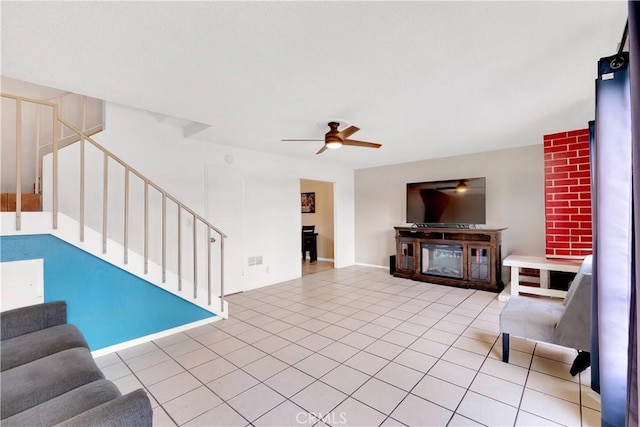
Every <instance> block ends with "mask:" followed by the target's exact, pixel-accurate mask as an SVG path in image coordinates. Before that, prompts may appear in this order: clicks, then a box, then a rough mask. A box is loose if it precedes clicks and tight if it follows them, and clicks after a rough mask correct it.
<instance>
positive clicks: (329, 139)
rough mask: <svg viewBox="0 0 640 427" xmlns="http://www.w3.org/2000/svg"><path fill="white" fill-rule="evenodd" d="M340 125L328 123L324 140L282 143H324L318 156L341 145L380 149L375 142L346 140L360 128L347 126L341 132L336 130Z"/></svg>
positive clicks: (379, 145) (380, 145)
mask: <svg viewBox="0 0 640 427" xmlns="http://www.w3.org/2000/svg"><path fill="white" fill-rule="evenodd" d="M338 126H340V123H338V122H329V128H330V130H329V132H327V133H325V134H324V140H322V139H283V140H282V141H324V146H323V147H322V148H321V149H320V150H319V151H318V152H317V153H316V154H320V153H322V152H324V151H325V150H326V149H327V148H331V149H333V148H340V147H342V146H343V145H352V146H354V147H368V148H380V147H382V144H377V143H375V142H365V141H356V140H355V139H347V138H349V137H350V136H351V135H353V134H354V133H356V132H358V131H359V130H360V128H357V127H355V126H349V127H348V128H346V129H345V130H343V131H339V130H338Z"/></svg>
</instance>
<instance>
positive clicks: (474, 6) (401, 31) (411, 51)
mask: <svg viewBox="0 0 640 427" xmlns="http://www.w3.org/2000/svg"><path fill="white" fill-rule="evenodd" d="M0 7H1V12H2V64H1V66H2V75H4V76H8V77H13V78H18V79H21V80H26V81H29V82H33V83H37V84H42V85H46V86H50V87H55V88H59V89H61V90H66V91H72V92H76V93H80V94H84V95H89V96H92V97H96V98H101V99H105V100H107V101H111V102H115V103H119V104H123V105H128V106H132V107H136V108H140V109H143V110H148V111H152V112H155V113H159V114H162V115H168V116H172V117H176V118H180V119H185V120H188V121H193V122H199V123H203V124H207V125H210V126H211V127H210V128H208V129H206V130H204V131H201V132H199V133H198V134H196V135H195V136H194V137H193V138H196V139H201V140H205V141H210V142H215V143H220V144H226V145H233V146H239V147H245V148H250V149H254V150H259V151H265V152H271V153H277V154H282V155H288V156H293V157H300V158H311V157H314V156H315V152H316V151H317V150H318V149H319V148H320V147H321V146H322V143H321V142H281V141H280V139H282V138H322V137H323V135H324V133H325V132H326V131H327V130H328V128H327V127H326V122H328V121H329V120H334V119H338V120H341V121H345V122H347V123H349V124H353V125H356V126H358V127H360V128H361V130H360V132H358V133H356V134H355V135H354V136H353V138H354V139H359V140H365V141H374V142H380V143H382V144H383V147H382V148H381V149H379V150H373V149H367V148H359V147H343V148H341V149H339V150H328V151H326V152H325V153H324V154H322V155H321V156H318V160H320V161H326V162H338V163H342V164H346V165H349V166H351V167H353V168H362V167H369V166H377V165H385V164H393V163H400V162H407V161H412V160H419V159H427V158H436V157H443V156H450V155H456V154H463V153H470V152H478V151H487V150H494V149H500V148H506V147H515V146H521V145H529V144H535V143H540V142H541V140H542V135H543V134H546V133H553V132H558V131H563V130H567V129H577V128H584V127H585V126H586V124H587V121H588V120H591V119H593V115H594V84H593V81H594V79H595V77H596V63H597V60H598V59H599V58H600V57H602V56H608V55H612V54H613V53H615V50H616V49H617V45H618V43H619V41H620V37H621V35H622V30H623V27H624V22H625V19H626V16H627V3H626V2H622V1H615V2H578V1H575V2H479V1H478V2H393V1H390V2H365V1H361V2H140V3H135V2H133V3H132V2H43V3H39V2H37V3H36V2H4V1H3V2H1V5H0ZM107 125H108V124H107Z"/></svg>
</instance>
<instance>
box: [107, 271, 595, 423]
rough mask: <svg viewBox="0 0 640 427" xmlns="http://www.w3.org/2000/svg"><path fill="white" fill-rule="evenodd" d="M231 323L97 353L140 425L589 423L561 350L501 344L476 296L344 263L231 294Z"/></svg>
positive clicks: (494, 316) (490, 313)
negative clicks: (137, 399)
mask: <svg viewBox="0 0 640 427" xmlns="http://www.w3.org/2000/svg"><path fill="white" fill-rule="evenodd" d="M229 304H230V307H231V309H230V312H231V318H230V319H229V320H225V321H219V322H214V323H211V324H209V325H205V326H201V327H198V328H195V329H191V330H189V331H187V332H184V333H178V334H175V335H172V336H169V337H166V338H163V339H160V340H157V341H154V342H149V343H146V344H142V345H139V346H137V347H133V348H130V349H127V350H124V351H121V352H118V353H113V354H110V355H106V356H102V357H99V358H98V359H97V361H98V364H99V365H100V366H101V367H102V368H103V370H104V372H105V375H106V376H107V377H108V378H109V379H112V380H114V381H115V383H116V384H117V385H118V387H119V388H120V390H121V391H122V392H123V393H126V392H129V391H131V390H133V389H136V388H139V387H144V388H145V389H146V390H147V391H148V393H149V395H150V397H151V401H152V404H153V407H154V425H157V426H172V425H188V426H247V425H253V426H305V425H317V426H324V425H336V426H338V425H340V426H342V425H349V426H375V425H383V426H403V425H407V426H445V425H448V426H463V425H464V426H466V425H471V426H473V425H488V426H507V425H509V426H511V425H516V426H547V425H567V426H579V425H585V426H586V425H600V412H599V410H600V403H599V396H598V395H597V394H595V393H594V392H593V391H592V390H591V389H590V388H589V372H588V371H586V372H585V373H583V374H581V375H580V376H578V377H575V378H573V377H571V376H570V375H569V366H570V364H571V362H572V361H573V357H574V352H573V351H572V350H568V349H563V348H560V347H555V346H550V345H543V344H536V343H534V342H529V341H524V340H518V339H517V338H512V343H511V356H510V357H511V362H510V363H509V364H505V363H503V362H502V361H501V357H502V355H501V340H500V337H499V328H498V314H499V313H500V310H501V308H502V304H503V303H500V302H499V301H498V300H497V295H496V294H493V293H489V292H482V291H473V290H466V289H457V288H451V287H444V286H437V285H431V284H427V283H421V282H413V281H410V280H404V279H399V278H394V277H391V276H390V275H389V274H388V272H386V271H385V270H382V269H376V268H368V267H360V266H353V267H348V268H343V269H336V270H327V271H322V272H319V273H316V274H312V275H309V276H305V277H303V278H301V279H297V280H293V281H290V282H286V283H281V284H277V285H273V286H269V287H266V288H262V289H258V290H254V291H250V292H246V293H243V294H237V295H233V296H231V297H230V298H229Z"/></svg>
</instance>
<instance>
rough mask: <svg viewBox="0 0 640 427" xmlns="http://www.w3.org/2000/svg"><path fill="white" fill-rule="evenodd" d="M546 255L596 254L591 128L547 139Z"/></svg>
mask: <svg viewBox="0 0 640 427" xmlns="http://www.w3.org/2000/svg"><path fill="white" fill-rule="evenodd" d="M544 196H545V197H544V199H545V229H546V255H547V257H548V258H583V257H585V256H586V255H589V254H591V252H592V249H593V248H592V242H591V172H590V162H589V129H580V130H573V131H569V132H560V133H554V134H552V135H545V136H544Z"/></svg>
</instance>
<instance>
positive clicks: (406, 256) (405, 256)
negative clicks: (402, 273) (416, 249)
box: [400, 242, 415, 270]
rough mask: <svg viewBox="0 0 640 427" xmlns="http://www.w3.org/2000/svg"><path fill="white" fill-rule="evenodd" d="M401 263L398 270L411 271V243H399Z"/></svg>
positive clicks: (412, 261)
mask: <svg viewBox="0 0 640 427" xmlns="http://www.w3.org/2000/svg"><path fill="white" fill-rule="evenodd" d="M400 253H401V254H402V255H401V259H400V260H401V263H400V268H401V269H403V270H413V265H414V256H415V255H414V253H413V243H412V242H401V243H400Z"/></svg>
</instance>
